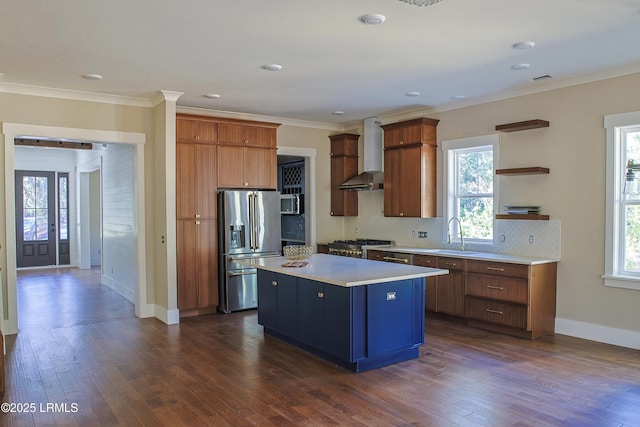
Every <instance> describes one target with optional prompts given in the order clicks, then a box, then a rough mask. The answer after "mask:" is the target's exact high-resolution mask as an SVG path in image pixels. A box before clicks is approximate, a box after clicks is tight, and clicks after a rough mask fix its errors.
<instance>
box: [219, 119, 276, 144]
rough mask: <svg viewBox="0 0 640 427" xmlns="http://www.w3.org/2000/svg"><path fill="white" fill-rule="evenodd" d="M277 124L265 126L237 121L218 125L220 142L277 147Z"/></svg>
mask: <svg viewBox="0 0 640 427" xmlns="http://www.w3.org/2000/svg"><path fill="white" fill-rule="evenodd" d="M277 126H278V125H276V124H275V123H274V126H273V127H272V126H269V127H265V126H264V124H261V125H260V126H252V125H246V124H236V123H220V124H219V125H218V144H221V145H247V146H254V147H264V148H276V127H277Z"/></svg>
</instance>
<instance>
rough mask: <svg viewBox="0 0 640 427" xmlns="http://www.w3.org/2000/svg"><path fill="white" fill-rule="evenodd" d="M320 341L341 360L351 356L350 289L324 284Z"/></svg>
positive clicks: (348, 358) (330, 352)
mask: <svg viewBox="0 0 640 427" xmlns="http://www.w3.org/2000/svg"><path fill="white" fill-rule="evenodd" d="M322 300H323V301H324V311H323V317H322V319H323V320H322V323H323V326H324V327H323V329H324V330H323V333H322V343H323V348H324V350H325V351H326V352H327V353H329V354H331V355H334V356H336V357H338V358H340V359H342V360H348V361H352V358H351V341H350V340H351V330H352V326H351V316H350V314H351V310H350V307H351V289H350V288H344V287H341V286H334V285H329V284H324V286H323V298H322Z"/></svg>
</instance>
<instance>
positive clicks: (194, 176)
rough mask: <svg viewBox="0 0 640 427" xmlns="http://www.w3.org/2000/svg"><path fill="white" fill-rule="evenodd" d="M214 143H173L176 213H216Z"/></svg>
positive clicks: (192, 215)
mask: <svg viewBox="0 0 640 427" xmlns="http://www.w3.org/2000/svg"><path fill="white" fill-rule="evenodd" d="M216 165H217V162H216V146H215V145H209V144H194V143H183V142H178V143H176V217H177V219H196V218H200V219H213V218H215V217H216V191H217V188H218V186H217V183H216V181H217V173H216Z"/></svg>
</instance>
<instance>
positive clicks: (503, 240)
mask: <svg viewBox="0 0 640 427" xmlns="http://www.w3.org/2000/svg"><path fill="white" fill-rule="evenodd" d="M500 241H501V242H502V243H504V242H506V241H507V236H505V235H504V234H502V235H500Z"/></svg>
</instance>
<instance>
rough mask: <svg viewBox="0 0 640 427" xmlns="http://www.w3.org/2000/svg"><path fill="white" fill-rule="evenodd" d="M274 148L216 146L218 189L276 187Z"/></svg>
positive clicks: (275, 153) (276, 160) (275, 156)
mask: <svg viewBox="0 0 640 427" xmlns="http://www.w3.org/2000/svg"><path fill="white" fill-rule="evenodd" d="M277 157H278V156H277V152H276V149H275V148H256V147H245V146H237V145H219V146H218V187H220V188H262V189H273V190H275V189H276V188H277V187H278V159H277Z"/></svg>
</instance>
